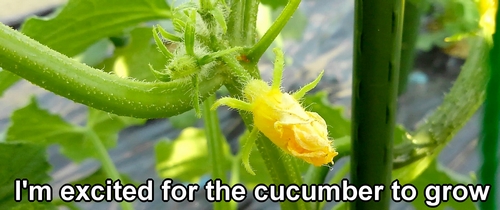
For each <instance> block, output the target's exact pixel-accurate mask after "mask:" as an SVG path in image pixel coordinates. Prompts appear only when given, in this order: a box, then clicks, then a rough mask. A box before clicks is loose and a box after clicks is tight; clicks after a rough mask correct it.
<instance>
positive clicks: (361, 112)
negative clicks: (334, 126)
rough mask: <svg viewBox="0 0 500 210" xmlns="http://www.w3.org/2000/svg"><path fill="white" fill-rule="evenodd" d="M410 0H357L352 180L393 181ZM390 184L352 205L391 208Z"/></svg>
mask: <svg viewBox="0 0 500 210" xmlns="http://www.w3.org/2000/svg"><path fill="white" fill-rule="evenodd" d="M403 3H404V0H392V1H382V0H364V1H362V0H356V2H355V21H354V22H355V31H354V71H353V90H352V91H353V93H352V95H353V97H352V135H351V138H352V156H351V177H352V183H353V184H355V185H357V186H360V185H369V186H373V185H375V184H382V185H385V186H389V185H390V183H391V171H392V156H393V155H392V149H393V139H394V125H395V118H396V99H397V90H398V89H397V88H398V79H399V59H400V50H401V34H402V18H403V11H402V9H403V8H402V6H403ZM390 196H391V195H390V190H385V191H383V192H382V194H381V195H380V201H377V202H376V201H368V202H366V201H362V200H360V199H357V200H356V201H354V202H353V203H351V205H350V206H351V209H353V210H361V209H389V206H390Z"/></svg>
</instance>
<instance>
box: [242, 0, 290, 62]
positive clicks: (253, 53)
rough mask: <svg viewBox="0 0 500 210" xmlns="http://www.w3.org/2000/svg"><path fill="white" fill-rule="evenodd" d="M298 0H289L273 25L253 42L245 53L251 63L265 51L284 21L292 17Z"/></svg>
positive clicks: (283, 25) (283, 24) (278, 32)
mask: <svg viewBox="0 0 500 210" xmlns="http://www.w3.org/2000/svg"><path fill="white" fill-rule="evenodd" d="M299 4H300V0H290V1H289V2H288V4H287V5H286V6H285V8H284V9H283V12H281V14H280V15H279V16H278V18H277V19H276V21H274V23H273V25H271V27H270V28H269V29H268V30H267V31H266V33H265V34H264V36H262V38H261V39H260V40H259V42H257V44H255V45H254V46H253V47H252V48H251V49H250V51H249V52H248V54H247V58H248V59H249V60H250V61H251V62H252V63H257V62H258V61H259V59H260V57H262V55H263V54H264V52H266V50H267V48H269V46H271V44H272V43H273V41H274V40H275V39H276V37H277V36H278V35H279V34H280V32H281V30H282V29H283V28H284V27H285V25H286V23H287V22H288V21H289V20H290V18H292V15H293V14H294V13H295V10H297V8H298V7H299Z"/></svg>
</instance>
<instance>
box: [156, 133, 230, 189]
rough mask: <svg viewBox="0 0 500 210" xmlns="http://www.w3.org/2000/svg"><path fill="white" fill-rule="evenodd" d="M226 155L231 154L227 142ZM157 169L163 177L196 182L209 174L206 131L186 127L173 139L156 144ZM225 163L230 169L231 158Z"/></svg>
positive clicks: (227, 168) (226, 167)
mask: <svg viewBox="0 0 500 210" xmlns="http://www.w3.org/2000/svg"><path fill="white" fill-rule="evenodd" d="M224 147H225V148H226V149H225V150H224V151H225V152H224V154H219V155H224V156H227V155H229V145H227V144H225V146H224ZM155 154H156V170H157V172H158V175H159V176H160V177H162V178H172V179H178V180H181V181H184V182H192V183H196V182H198V181H199V180H200V178H201V177H202V176H203V175H205V174H208V173H209V172H210V170H211V166H210V165H209V164H207V163H208V162H207V160H208V154H207V140H206V137H205V132H204V131H203V130H201V129H197V128H186V129H184V130H183V131H182V132H181V134H180V135H179V137H178V138H177V139H175V140H173V141H170V140H161V141H159V142H158V143H157V144H156V146H155ZM225 160H227V161H226V162H224V163H220V164H223V165H224V166H223V168H225V169H226V170H229V168H230V164H231V163H230V161H229V160H230V158H225Z"/></svg>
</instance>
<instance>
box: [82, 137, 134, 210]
mask: <svg viewBox="0 0 500 210" xmlns="http://www.w3.org/2000/svg"><path fill="white" fill-rule="evenodd" d="M85 134H86V137H87V139H88V140H89V141H91V142H92V144H93V145H94V147H95V151H96V154H97V157H98V158H99V160H100V161H101V164H102V168H103V169H104V171H105V172H106V175H107V176H108V177H109V178H110V179H112V180H113V181H116V180H120V179H121V178H120V174H119V173H118V170H117V169H116V167H115V164H114V163H113V161H112V160H111V157H109V154H108V151H107V150H106V147H105V146H104V144H103V143H102V141H101V139H99V136H97V134H96V133H95V132H94V131H93V130H92V129H87V130H86V131H85ZM120 206H121V207H122V209H124V210H133V209H134V206H133V205H132V203H129V202H120Z"/></svg>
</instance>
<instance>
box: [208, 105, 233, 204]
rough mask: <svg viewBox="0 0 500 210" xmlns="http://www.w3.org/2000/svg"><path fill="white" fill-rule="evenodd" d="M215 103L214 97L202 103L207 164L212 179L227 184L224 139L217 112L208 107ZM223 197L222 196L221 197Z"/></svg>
mask: <svg viewBox="0 0 500 210" xmlns="http://www.w3.org/2000/svg"><path fill="white" fill-rule="evenodd" d="M214 102H215V95H212V96H209V97H208V98H207V100H205V102H203V121H204V123H205V134H206V136H207V145H208V154H209V162H210V165H211V166H212V179H213V180H215V179H217V178H218V179H221V181H222V183H227V182H226V181H227V178H226V174H225V170H224V168H223V165H224V164H223V163H224V158H225V157H224V155H222V154H224V152H223V151H224V147H223V145H224V142H223V141H224V138H223V137H222V133H221V130H220V127H219V125H220V123H219V118H218V117H217V111H215V110H211V109H210V107H211V106H212V104H213V103H214ZM222 196H224V195H222ZM231 206H232V205H230V204H229V203H228V202H215V203H214V209H215V210H221V209H231V208H230V207H231Z"/></svg>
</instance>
